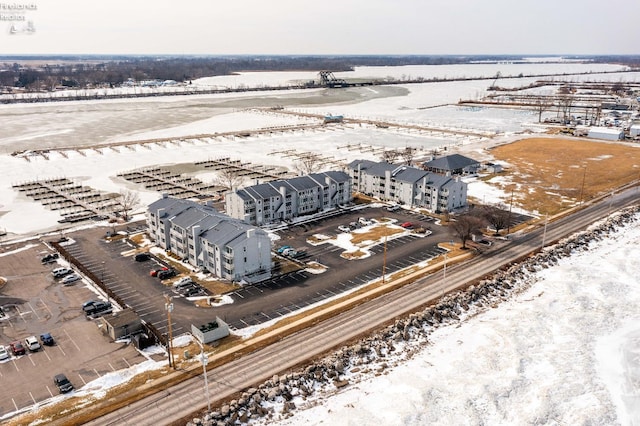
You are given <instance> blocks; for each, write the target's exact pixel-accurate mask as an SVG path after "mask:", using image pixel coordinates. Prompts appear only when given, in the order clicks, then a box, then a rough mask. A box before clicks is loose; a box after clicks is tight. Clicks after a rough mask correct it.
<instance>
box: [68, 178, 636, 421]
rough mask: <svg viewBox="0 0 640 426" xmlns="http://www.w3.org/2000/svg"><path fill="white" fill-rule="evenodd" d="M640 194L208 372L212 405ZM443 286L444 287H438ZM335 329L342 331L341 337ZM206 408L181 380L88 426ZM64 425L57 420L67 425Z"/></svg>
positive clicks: (175, 416) (595, 207)
mask: <svg viewBox="0 0 640 426" xmlns="http://www.w3.org/2000/svg"><path fill="white" fill-rule="evenodd" d="M639 196H640V191H639V190H638V188H631V189H628V190H626V191H623V192H621V193H619V194H616V195H614V196H611V197H607V198H606V199H603V200H600V201H599V202H597V203H593V204H590V205H585V206H584V208H583V209H582V210H580V211H578V212H576V213H574V214H572V215H570V216H566V217H564V218H561V219H558V220H556V221H554V222H550V223H549V224H548V226H547V227H546V230H545V228H544V227H543V226H540V227H539V228H537V229H535V230H533V231H531V232H529V233H526V234H523V235H522V236H520V237H518V238H517V239H514V240H513V242H511V243H508V244H501V245H497V246H494V247H492V248H491V249H490V250H488V251H486V252H485V253H484V254H482V255H481V256H477V257H475V258H473V259H472V260H470V261H469V262H465V263H463V264H458V265H455V266H452V267H448V268H447V273H446V280H443V274H442V273H437V274H432V275H430V276H427V277H425V278H423V279H420V280H418V281H416V282H414V283H412V284H409V285H406V286H404V287H402V288H400V289H398V290H397V291H394V292H393V293H390V294H387V295H385V297H384V298H378V299H374V300H371V301H369V302H366V303H364V304H362V305H360V306H358V307H356V308H354V309H352V310H350V311H347V312H344V313H342V314H340V315H336V316H335V317H333V318H331V319H328V320H326V321H323V322H321V323H319V324H317V325H315V326H313V327H310V328H308V329H305V330H303V331H301V332H299V333H296V334H294V335H291V336H288V337H286V338H283V339H282V340H280V341H279V342H277V343H274V344H272V345H270V346H268V347H266V348H264V349H261V350H258V351H256V352H254V353H252V354H249V355H246V356H244V357H242V358H238V359H236V360H234V361H232V362H230V363H228V364H226V365H224V366H222V367H219V368H216V369H212V370H210V371H209V372H208V375H207V377H208V382H209V394H210V395H212V404H215V403H214V400H215V401H217V400H220V399H223V398H226V397H229V396H231V395H233V394H235V393H237V392H241V391H243V390H245V389H247V388H248V387H250V386H252V385H257V384H259V383H261V382H263V381H265V380H266V379H269V378H271V377H272V376H273V375H275V374H279V373H282V372H283V371H285V370H287V369H290V368H292V367H294V366H296V365H300V364H303V363H304V362H305V361H306V360H308V359H309V358H311V357H313V356H316V355H319V354H322V353H324V352H327V351H328V350H330V349H332V348H335V347H336V346H339V345H342V344H344V343H345V342H347V341H348V340H350V339H352V338H355V337H357V336H359V335H361V334H362V333H364V332H367V331H369V330H372V329H374V328H377V327H379V326H380V325H381V324H384V323H386V322H388V321H390V320H393V319H394V318H396V317H398V316H401V315H403V314H406V313H409V312H414V311H417V310H419V308H420V307H421V306H423V305H426V304H428V303H431V302H433V301H434V300H436V299H437V298H438V297H439V296H440V295H441V294H442V292H443V290H444V291H446V292H449V291H454V290H456V289H459V288H462V287H465V286H466V285H468V283H470V282H473V281H475V280H478V279H480V278H482V277H483V276H486V275H488V274H490V273H491V272H492V271H495V270H496V269H499V268H500V267H502V266H504V265H506V264H509V263H512V262H515V261H517V260H518V259H520V258H522V257H524V256H527V255H528V254H530V253H531V252H534V251H536V250H538V249H540V248H541V247H542V245H543V244H542V241H543V238H544V240H545V242H546V243H547V244H550V243H552V242H553V241H557V240H559V239H561V238H563V237H565V236H568V235H571V234H573V233H575V232H578V231H580V230H583V229H585V228H587V227H588V226H589V225H590V224H592V223H594V222H596V221H597V220H599V219H601V218H603V217H606V216H607V215H608V214H609V213H611V212H613V211H615V210H618V209H621V208H624V207H626V206H629V205H633V204H635V203H637V202H638V199H639ZM443 284H444V289H443ZM338 330H339V332H338ZM206 406H207V400H206V396H205V392H204V380H203V378H202V376H198V377H196V378H193V379H189V380H186V381H184V382H182V383H180V384H178V385H176V386H174V387H172V388H171V389H169V390H167V391H162V392H160V393H157V394H155V395H152V396H150V397H147V398H144V399H142V400H140V401H138V402H136V403H132V404H131V405H129V406H127V407H124V408H122V409H119V410H117V411H114V412H112V413H110V414H108V415H105V416H103V417H101V418H99V419H96V420H94V421H92V422H91V423H89V424H91V425H116V424H117V425H129V424H131V425H134V424H135V425H139V424H168V423H171V422H174V421H178V420H180V419H182V418H185V417H186V416H187V415H188V414H189V413H192V412H195V411H196V410H199V409H202V408H204V407H206ZM68 420H69V419H65V420H64V421H61V423H59V424H62V422H65V423H66V422H68Z"/></svg>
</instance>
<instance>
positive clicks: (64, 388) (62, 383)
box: [53, 374, 73, 393]
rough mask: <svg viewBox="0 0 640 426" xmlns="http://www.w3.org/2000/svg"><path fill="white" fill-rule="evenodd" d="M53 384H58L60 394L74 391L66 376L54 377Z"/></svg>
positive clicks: (57, 375)
mask: <svg viewBox="0 0 640 426" xmlns="http://www.w3.org/2000/svg"><path fill="white" fill-rule="evenodd" d="M53 383H55V384H56V386H57V387H58V390H59V391H60V393H67V392H71V391H72V390H73V385H72V384H71V382H70V381H69V379H67V376H65V375H64V374H56V375H55V376H53Z"/></svg>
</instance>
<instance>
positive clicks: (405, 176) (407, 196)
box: [348, 160, 467, 213]
mask: <svg viewBox="0 0 640 426" xmlns="http://www.w3.org/2000/svg"><path fill="white" fill-rule="evenodd" d="M348 169H349V175H350V177H351V185H352V187H353V190H354V191H358V192H361V193H363V194H365V195H369V196H371V197H376V198H379V199H380V200H383V201H394V202H396V203H399V204H405V205H407V206H411V207H421V208H424V209H426V210H429V211H431V212H433V213H444V212H452V211H454V210H457V209H460V208H464V207H466V206H467V184H466V183H464V182H462V180H460V177H458V176H455V177H452V176H442V175H438V174H435V173H430V172H427V171H425V170H421V169H416V168H415V167H410V166H406V165H398V164H390V163H385V162H379V163H376V162H375V161H369V160H355V161H352V162H351V163H349V165H348Z"/></svg>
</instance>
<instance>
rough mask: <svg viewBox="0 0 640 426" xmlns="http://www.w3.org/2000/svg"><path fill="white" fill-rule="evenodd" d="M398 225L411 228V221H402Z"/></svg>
mask: <svg viewBox="0 0 640 426" xmlns="http://www.w3.org/2000/svg"><path fill="white" fill-rule="evenodd" d="M400 226H402V227H403V228H405V229H411V228H413V223H411V222H404V223H402V224H400Z"/></svg>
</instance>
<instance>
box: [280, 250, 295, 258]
mask: <svg viewBox="0 0 640 426" xmlns="http://www.w3.org/2000/svg"><path fill="white" fill-rule="evenodd" d="M296 253H298V252H297V251H296V249H294V248H288V249H286V250H285V251H283V252H282V255H283V256H285V257H291V256H293V255H294V254H296Z"/></svg>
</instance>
